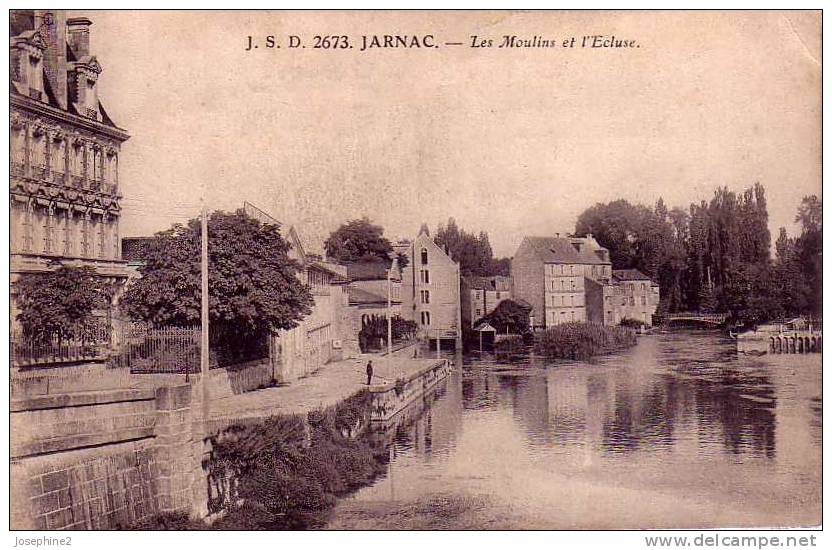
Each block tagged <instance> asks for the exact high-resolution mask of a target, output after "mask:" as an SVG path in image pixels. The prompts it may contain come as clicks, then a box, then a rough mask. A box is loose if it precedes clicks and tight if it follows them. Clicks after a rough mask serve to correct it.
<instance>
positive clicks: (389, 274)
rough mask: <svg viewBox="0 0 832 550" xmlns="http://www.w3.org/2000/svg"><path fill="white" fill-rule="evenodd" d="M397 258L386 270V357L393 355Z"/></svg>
mask: <svg viewBox="0 0 832 550" xmlns="http://www.w3.org/2000/svg"><path fill="white" fill-rule="evenodd" d="M397 260H398V258H393V263H391V264H390V269H389V270H387V357H388V358H390V356H391V355H393V270H394V269H396V268H397V267H398V263H397Z"/></svg>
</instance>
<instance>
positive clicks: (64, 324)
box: [16, 266, 112, 341]
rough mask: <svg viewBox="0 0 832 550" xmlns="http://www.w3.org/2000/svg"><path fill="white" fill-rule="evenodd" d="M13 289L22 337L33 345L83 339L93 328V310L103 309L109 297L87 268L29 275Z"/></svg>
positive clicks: (72, 268)
mask: <svg viewBox="0 0 832 550" xmlns="http://www.w3.org/2000/svg"><path fill="white" fill-rule="evenodd" d="M16 289H17V291H18V293H19V298H18V306H19V308H20V313H18V315H17V320H18V321H19V322H20V324H21V326H22V328H23V334H24V336H26V338H27V339H30V340H34V341H38V340H45V339H49V338H51V337H53V336H54V337H57V338H58V339H59V340H64V339H68V338H72V337H78V336H83V335H84V334H85V333H86V332H88V331H89V330H90V329H92V327H93V313H94V311H95V309H97V308H101V307H105V306H106V305H107V304H108V303H109V298H110V297H111V296H112V290H111V289H110V288H108V287H107V286H105V285H104V284H103V283H102V281H101V279H100V278H99V277H97V276H96V274H95V271H94V270H93V269H92V268H90V267H87V266H84V267H67V266H61V267H59V268H58V269H56V270H55V271H50V272H47V273H28V274H25V275H23V276H22V277H21V279H20V280H19V281H18V282H17V284H16Z"/></svg>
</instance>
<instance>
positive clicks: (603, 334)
mask: <svg viewBox="0 0 832 550" xmlns="http://www.w3.org/2000/svg"><path fill="white" fill-rule="evenodd" d="M635 344H636V335H635V332H634V331H633V330H632V329H629V328H626V327H606V326H602V325H596V324H590V323H566V324H563V325H557V326H554V327H551V328H548V329H546V330H545V331H543V332H541V333H538V334H536V335H535V343H534V351H535V353H536V354H538V355H543V356H545V357H548V358H557V359H589V358H590V357H592V356H593V355H600V354H604V353H611V352H613V351H616V350H620V349H624V348H628V347H631V346H634V345H635Z"/></svg>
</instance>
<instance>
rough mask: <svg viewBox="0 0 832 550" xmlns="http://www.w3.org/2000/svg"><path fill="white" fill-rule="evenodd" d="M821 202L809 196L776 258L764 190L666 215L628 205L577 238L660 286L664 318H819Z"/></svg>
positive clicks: (584, 220)
mask: <svg viewBox="0 0 832 550" xmlns="http://www.w3.org/2000/svg"><path fill="white" fill-rule="evenodd" d="M821 212H822V205H821V201H820V200H819V199H818V198H817V197H816V196H814V195H812V196H808V197H804V199H803V201H802V203H801V205H800V208H799V209H798V213H797V216H796V218H795V221H796V222H798V223H800V226H801V234H800V235H799V236H796V237H790V236H789V235H788V234H787V232H786V230H785V228H781V229H780V236H779V238H778V240H777V243H776V245H775V248H776V255H775V257H774V258H772V253H771V234H770V232H769V229H768V210H767V203H766V195H765V189H764V187H763V186H762V185H761V184H759V183H757V184H755V185H754V186H752V187H749V188H747V189H745V190H743V191H742V192H741V193H735V192H733V191H730V190H729V189H728V188H727V187H722V188H719V189H717V190H716V192H715V193H714V196H713V197H712V198H711V200H710V201H704V200H703V201H700V202H699V203H694V204H691V205H690V206H689V208H688V209H683V208H679V207H675V208H672V209H670V210H668V208H667V206H666V205H665V203H664V201H663V200H662V199H661V198H660V199H659V200H658V201H657V202H656V204H655V205H654V206H653V207H649V206H645V205H641V204H636V205H634V204H631V203H629V202H627V201H626V200H616V201H612V202H609V203H599V204H596V205H594V206H592V207H590V208H588V209H586V210H585V211H584V212H583V213H582V214H581V215H580V216H579V217H578V221H577V223H576V225H575V234H576V235H587V234H592V235H593V236H594V237H595V238H596V239H597V240H598V242H599V243H600V244H601V245H602V246H604V247H606V248H608V249H609V251H610V258H611V260H612V264H613V266H614V267H615V268H617V269H621V268H635V269H639V270H640V271H642V272H643V273H644V274H645V275H648V276H649V277H651V278H652V279H653V280H655V281H656V282H658V283H659V285H660V288H661V303H660V305H659V312H660V313H666V312H674V311H683V310H690V311H703V312H724V313H727V314H729V316H730V317H731V318H732V319H733V320H734V321H737V322H745V323H752V324H754V323H760V322H763V321H766V320H771V319H774V318H779V317H784V316H793V315H811V316H818V315H819V314H820V304H821V283H822V279H821V241H822V233H821V231H822V228H821V223H822V221H821Z"/></svg>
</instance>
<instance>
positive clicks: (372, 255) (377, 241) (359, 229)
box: [324, 217, 393, 262]
mask: <svg viewBox="0 0 832 550" xmlns="http://www.w3.org/2000/svg"><path fill="white" fill-rule="evenodd" d="M383 234H384V229H383V228H382V227H381V226H380V225H373V224H372V223H371V222H370V220H369V218H367V217H364V218H361V219H360V220H350V221H348V222H346V223H344V224H342V225H341V227H339V228H338V229H337V230H335V231H333V232H332V233H331V234H330V235H329V238H327V240H326V241H325V242H324V248H325V249H326V254H327V256H328V257H330V258H332V259H333V260H335V261H337V262H367V261H373V260H377V259H381V260H388V261H389V260H390V259H391V254H392V252H393V246H392V245H391V244H390V241H388V240H387V239H386V238H384V236H383Z"/></svg>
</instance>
